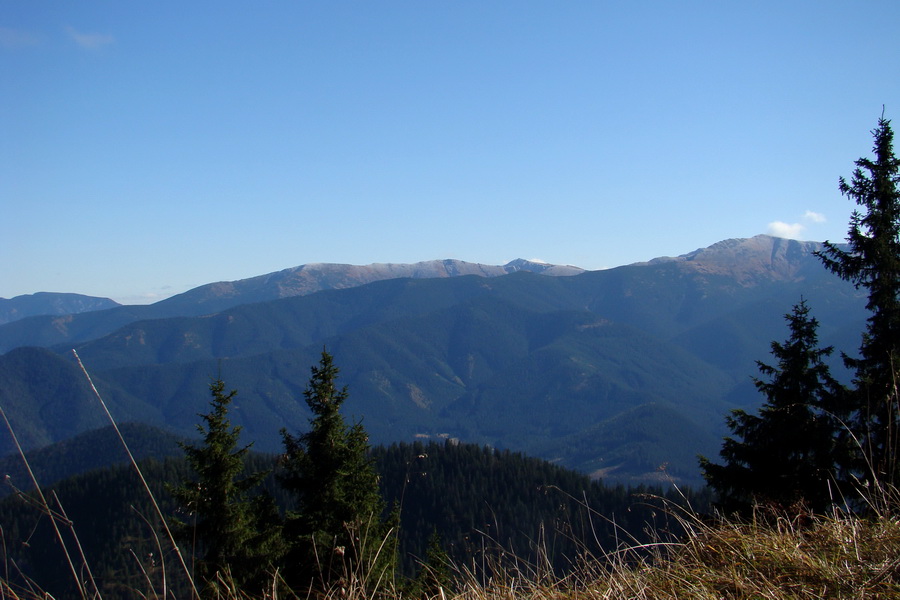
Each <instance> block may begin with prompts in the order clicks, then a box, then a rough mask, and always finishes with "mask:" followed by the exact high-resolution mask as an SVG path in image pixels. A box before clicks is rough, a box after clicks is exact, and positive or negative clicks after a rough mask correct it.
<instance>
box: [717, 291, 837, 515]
mask: <svg viewBox="0 0 900 600" xmlns="http://www.w3.org/2000/svg"><path fill="white" fill-rule="evenodd" d="M809 313H810V310H809V307H808V306H807V305H806V302H805V301H804V300H801V302H800V303H799V304H797V305H795V306H794V308H793V311H792V312H791V313H789V314H787V315H785V318H786V319H787V321H788V326H789V329H790V336H789V338H788V340H787V341H786V342H785V343H784V344H780V343H778V342H772V355H773V356H774V357H775V358H776V359H777V360H778V364H777V366H770V365H767V364H764V363H762V362H760V361H757V366H758V367H759V371H760V373H761V374H762V375H764V376H765V377H766V379H765V380H764V379H758V378H754V383H755V384H756V387H757V389H758V390H759V391H760V392H762V393H763V394H764V395H765V396H766V401H765V403H764V404H763V406H762V407H761V408H760V411H759V415H752V414H749V413H747V412H745V411H743V410H733V411H732V413H731V416H729V417H727V418H726V422H727V424H728V427H729V429H731V431H732V433H733V434H734V436H735V437H734V438H732V437H728V438H725V441H724V443H723V444H722V450H721V452H720V454H721V457H722V458H723V459H725V464H723V465H718V464H714V463H712V462H710V461H709V460H708V459H706V458H701V459H700V463H701V467H702V469H703V476H704V478H705V479H706V480H707V482H708V483H709V485H710V486H711V487H712V488H713V489H714V490H715V491H716V492H717V494H718V502H719V505H720V506H721V508H723V509H724V510H725V511H726V512H741V513H744V514H747V513H748V512H749V511H750V510H751V509H752V507H753V505H754V504H756V503H760V504H765V505H770V506H774V507H779V508H785V509H786V508H790V507H792V506H794V505H796V504H798V503H800V502H803V503H804V504H805V505H806V506H807V507H809V508H810V509H812V510H814V511H822V510H824V509H825V508H826V507H827V506H828V505H829V504H830V494H829V487H828V486H829V484H830V481H831V480H832V479H833V464H834V459H835V444H834V439H833V438H834V432H835V429H836V423H835V421H834V419H833V418H832V417H831V414H832V413H831V411H830V410H829V409H830V408H831V407H833V406H834V405H835V403H836V401H837V400H838V399H839V398H840V395H841V387H840V385H839V384H838V383H837V382H836V381H835V380H834V379H833V378H832V377H831V375H830V373H829V369H828V366H827V365H826V364H825V363H824V362H823V359H824V358H826V357H827V356H829V355H830V354H831V353H832V351H833V349H832V348H831V347H827V348H819V347H818V335H817V333H816V330H817V328H818V321H816V319H814V318H812V317H811V316H810V314H809Z"/></svg>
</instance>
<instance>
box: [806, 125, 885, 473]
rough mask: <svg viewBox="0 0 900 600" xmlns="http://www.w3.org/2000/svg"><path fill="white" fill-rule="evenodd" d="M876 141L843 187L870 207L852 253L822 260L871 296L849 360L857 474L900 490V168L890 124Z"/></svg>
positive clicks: (859, 219) (833, 248) (831, 253)
mask: <svg viewBox="0 0 900 600" xmlns="http://www.w3.org/2000/svg"><path fill="white" fill-rule="evenodd" d="M872 133H873V135H874V137H875V144H874V150H873V151H874V153H875V157H874V160H872V159H868V158H860V159H859V160H857V161H856V169H855V170H854V172H853V178H852V180H851V181H850V182H849V183H848V182H847V181H846V180H845V179H844V178H843V177H842V178H841V179H840V185H839V187H840V190H841V193H842V194H843V195H844V196H847V197H849V198H851V199H852V200H854V201H855V202H856V204H857V205H858V206H860V207H862V209H861V210H860V209H857V210H854V212H853V214H852V215H851V217H850V230H849V232H848V234H847V242H848V246H849V247H848V248H847V249H846V250H844V249H842V248H841V247H839V246H837V245H835V244H831V243H829V242H826V243H825V249H824V250H823V251H821V252H820V253H818V256H819V258H820V259H821V260H822V262H823V263H824V265H825V267H826V268H827V269H829V270H830V271H832V272H833V273H835V274H837V275H838V276H840V277H841V278H842V279H844V280H846V281H849V282H851V283H853V284H854V285H855V286H856V287H857V288H863V289H865V290H866V291H867V292H868V303H867V304H866V308H867V309H868V311H869V313H870V314H869V317H868V321H867V326H866V331H865V332H864V333H863V336H862V344H861V345H860V348H859V358H855V359H851V358H849V357H846V356H845V362H846V364H847V366H848V367H849V368H851V369H854V370H855V378H854V385H855V390H854V392H853V394H852V395H851V400H852V402H851V404H850V406H849V408H850V411H851V412H850V417H851V422H850V426H851V428H852V431H853V434H854V437H855V438H856V442H857V443H858V446H859V448H858V450H859V451H858V453H857V454H858V459H857V460H856V461H854V463H852V464H850V465H848V466H849V470H850V471H851V472H852V473H853V474H854V475H856V476H859V477H862V478H863V479H864V480H867V481H868V480H872V479H876V480H881V481H883V482H886V483H900V464H898V460H897V449H898V446H900V406H898V394H897V381H896V377H897V374H898V373H900V186H898V181H900V177H898V170H900V160H898V159H897V157H896V156H894V148H893V140H894V133H893V131H892V130H891V124H890V121H888V120H886V119H884V117H882V118H881V119H880V120H879V121H878V127H877V128H876V129H875V130H874V131H873V132H872Z"/></svg>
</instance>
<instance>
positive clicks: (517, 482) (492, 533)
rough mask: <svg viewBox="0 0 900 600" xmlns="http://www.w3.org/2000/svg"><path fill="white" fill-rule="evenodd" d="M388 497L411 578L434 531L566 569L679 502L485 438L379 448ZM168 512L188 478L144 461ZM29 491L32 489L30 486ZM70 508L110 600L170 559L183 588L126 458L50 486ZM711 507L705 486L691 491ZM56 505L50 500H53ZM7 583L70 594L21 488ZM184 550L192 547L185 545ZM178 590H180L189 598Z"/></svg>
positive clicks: (286, 502) (638, 531)
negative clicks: (498, 446)
mask: <svg viewBox="0 0 900 600" xmlns="http://www.w3.org/2000/svg"><path fill="white" fill-rule="evenodd" d="M371 456H372V458H373V459H374V460H375V464H376V465H377V470H378V473H379V476H380V486H381V490H382V493H383V495H384V498H385V499H386V501H387V505H388V506H389V507H390V506H393V505H394V503H395V502H396V503H397V506H399V514H400V527H399V552H398V557H399V566H400V569H399V573H400V575H401V576H408V577H413V576H414V575H415V574H416V573H417V571H418V570H419V567H420V562H421V561H422V560H423V559H424V557H425V554H426V548H427V545H428V541H429V538H430V537H431V534H432V532H434V531H436V532H437V533H438V535H439V536H440V539H441V540H442V546H443V548H444V549H445V551H446V553H447V555H448V556H449V558H450V559H451V560H452V561H454V563H456V564H460V565H469V566H473V563H474V566H475V567H476V568H480V566H481V565H482V564H486V563H487V562H488V560H489V559H491V560H492V559H496V558H499V557H500V556H501V555H502V554H504V553H505V555H506V556H510V557H511V556H513V555H514V556H516V557H518V559H519V560H520V561H529V560H531V561H535V560H537V558H538V556H539V555H540V553H543V552H546V553H547V554H548V556H549V558H550V560H551V562H552V563H553V564H554V565H555V566H556V567H557V568H559V569H565V568H566V567H567V566H571V561H574V560H576V559H577V558H578V557H579V556H581V557H583V556H584V554H585V553H586V552H590V553H593V554H599V553H601V552H603V551H608V550H613V549H615V548H616V547H617V546H618V545H619V544H620V543H623V542H634V541H646V540H647V539H648V536H649V535H650V534H649V532H648V531H649V530H648V528H655V529H657V530H664V529H665V527H666V519H667V517H666V512H665V511H664V510H661V506H662V502H663V500H664V499H666V500H668V501H670V502H673V503H677V504H682V503H683V502H684V501H685V498H683V497H682V496H681V495H680V494H678V493H677V492H675V491H673V490H671V489H669V490H664V489H662V488H650V487H636V488H626V487H623V486H613V487H607V486H604V485H603V484H602V483H601V482H597V481H590V480H589V479H588V478H587V477H586V476H585V475H582V474H579V473H576V472H574V471H571V470H568V469H564V468H561V467H558V466H555V465H552V464H550V463H548V462H546V461H543V460H539V459H535V458H529V457H526V456H524V455H522V454H518V453H512V452H508V451H497V450H493V449H490V448H487V447H484V446H477V445H469V444H454V443H450V442H443V443H437V442H429V443H414V444H395V445H391V446H388V447H376V448H374V449H373V450H372V452H371ZM275 460H276V459H275V457H273V456H271V455H262V454H253V453H251V454H249V455H248V456H247V460H246V465H245V466H246V470H247V471H248V472H255V471H261V470H268V469H271V468H273V466H274V463H275ZM141 469H142V471H143V473H144V476H145V477H146V478H147V480H148V481H149V482H150V485H151V489H152V490H153V492H154V495H155V496H156V498H157V500H158V501H159V503H160V505H161V507H162V509H163V511H164V513H165V514H167V515H170V516H174V517H184V514H183V513H182V512H181V511H180V509H179V507H178V505H177V503H176V502H175V501H174V500H173V498H172V496H171V494H170V492H169V489H168V487H167V486H166V483H173V482H177V481H180V480H181V479H183V478H184V477H186V476H188V468H187V465H186V463H185V461H184V459H183V458H182V457H175V458H167V459H164V460H156V459H147V460H145V461H142V462H141ZM263 487H264V488H265V489H267V490H268V491H269V492H270V493H271V494H273V496H274V497H275V498H276V500H277V502H278V504H279V506H280V508H281V510H282V511H284V510H288V509H290V508H291V507H292V505H291V499H290V498H289V497H288V495H286V494H285V493H284V492H283V490H281V488H280V486H278V484H277V482H276V481H275V478H274V476H270V477H269V478H268V479H267V480H266V481H265V482H263ZM26 496H27V497H31V494H27V493H26ZM47 497H48V498H51V497H53V498H58V499H59V502H60V503H61V505H62V507H63V508H64V510H65V515H66V517H67V518H66V519H65V520H64V522H65V523H69V522H71V527H68V526H66V527H64V528H63V529H64V533H65V535H66V540H67V541H68V542H69V543H70V545H71V544H72V543H73V537H72V535H73V534H74V535H77V537H78V540H79V541H80V543H81V546H82V548H83V550H84V555H85V558H86V562H87V564H88V565H90V568H91V570H92V573H93V576H94V577H95V578H96V579H97V581H98V583H99V586H100V587H101V589H102V591H103V597H104V598H135V597H137V591H138V590H146V589H147V587H148V583H147V580H146V576H145V574H144V571H145V570H146V571H147V572H148V573H149V574H150V576H151V579H152V581H153V583H154V585H156V586H157V588H158V587H159V585H160V582H161V581H162V578H163V576H164V575H163V569H162V567H163V565H165V566H166V575H165V576H166V577H167V580H168V585H169V586H171V587H172V589H174V590H176V591H177V590H181V592H182V593H187V592H188V590H187V588H186V587H185V586H186V584H185V581H184V579H183V578H182V577H179V576H178V573H179V569H178V565H177V563H176V560H175V556H174V553H173V551H172V550H171V547H170V546H169V545H168V544H167V543H166V542H165V541H164V540H162V541H160V543H161V544H162V546H161V547H160V546H158V545H157V538H156V534H155V533H154V532H155V531H158V530H159V523H157V522H156V520H155V519H154V517H153V510H152V507H151V506H150V501H149V499H148V498H147V497H146V494H145V493H144V492H143V489H142V488H141V484H140V482H139V480H138V478H137V475H136V474H135V473H134V471H133V469H132V468H131V467H130V465H119V466H116V467H112V468H105V469H95V470H93V471H90V472H88V473H83V474H81V475H77V476H73V477H70V478H67V479H65V480H63V481H60V482H59V483H57V484H56V485H54V486H52V487H51V488H50V490H48V492H47ZM687 498H689V499H690V500H691V503H692V505H693V506H694V507H695V508H700V509H702V508H704V507H705V506H706V503H707V502H708V500H709V497H708V495H707V494H705V493H704V494H700V495H699V496H698V495H695V494H693V493H689V495H688V496H687ZM51 504H52V501H51ZM0 523H2V526H3V535H4V540H5V551H6V557H5V559H6V560H5V561H4V563H5V564H7V565H8V566H9V567H10V579H12V580H13V581H18V582H20V583H21V582H22V579H21V578H20V576H19V571H21V572H22V573H23V574H27V575H28V576H29V577H30V578H31V579H33V580H34V581H37V582H40V587H41V589H43V590H45V591H47V592H49V593H52V594H54V595H55V597H72V595H74V594H75V590H74V589H73V586H72V575H71V573H70V571H69V568H68V566H67V564H66V561H65V560H64V558H63V553H62V551H61V548H60V547H59V544H58V542H56V541H55V539H54V534H53V531H52V528H51V526H50V519H49V517H48V516H47V515H44V514H42V511H41V509H40V508H39V506H38V505H37V504H36V503H35V502H34V501H33V500H32V501H28V500H26V498H25V497H22V496H18V495H16V496H12V497H7V498H5V499H4V500H2V501H0ZM189 550H190V549H189V548H186V551H189ZM181 595H182V594H178V596H179V597H181Z"/></svg>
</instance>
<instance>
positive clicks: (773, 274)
mask: <svg viewBox="0 0 900 600" xmlns="http://www.w3.org/2000/svg"><path fill="white" fill-rule="evenodd" d="M822 247H823V246H822V243H821V242H810V241H798V240H791V239H787V238H779V237H773V236H771V235H757V236H754V237H751V238H732V239H727V240H722V241H721V242H716V243H715V244H713V245H711V246H708V247H706V248H698V249H697V250H694V251H693V252H688V253H687V254H682V255H680V256H675V257H671V256H662V257H659V258H654V259H653V260H650V261H648V262H645V263H636V264H639V265H641V264H643V265H654V264H660V263H669V262H676V263H681V264H683V265H684V268H687V269H690V270H693V271H696V272H699V273H704V274H710V275H727V276H730V277H733V278H734V279H735V280H736V281H737V283H739V284H741V285H752V284H753V283H754V282H755V281H758V280H759V279H760V278H765V279H775V280H780V281H787V280H790V279H795V278H797V277H802V270H803V269H804V267H805V266H806V265H807V264H808V262H807V261H804V260H802V259H804V258H808V257H810V256H811V255H812V254H813V253H815V252H817V251H819V250H821V249H822Z"/></svg>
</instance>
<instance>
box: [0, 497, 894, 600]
mask: <svg viewBox="0 0 900 600" xmlns="http://www.w3.org/2000/svg"><path fill="white" fill-rule="evenodd" d="M871 512H872V513H873V514H872V516H869V517H860V516H857V515H848V514H842V513H836V514H834V515H832V516H829V517H821V516H814V517H813V516H803V517H800V518H794V519H787V518H785V517H780V516H776V515H771V514H769V515H762V514H760V515H759V516H758V518H756V519H754V520H753V521H751V522H745V523H738V522H734V521H728V520H717V521H715V522H712V523H709V522H704V521H702V520H700V519H699V518H696V517H694V516H691V515H680V516H679V518H680V519H681V520H682V521H684V525H685V527H686V528H687V529H688V531H689V533H688V535H687V536H686V537H685V538H683V539H681V540H679V541H677V542H667V543H659V544H654V545H650V546H646V545H645V546H643V547H640V548H637V547H627V546H623V548H622V549H621V550H620V551H618V552H617V553H614V554H611V555H608V556H604V557H600V558H585V559H583V560H582V561H581V562H580V564H579V565H578V566H577V567H576V569H575V570H574V572H572V573H571V574H569V575H566V576H564V577H559V576H554V575H553V574H552V573H551V572H550V571H549V570H548V569H544V568H543V567H542V566H541V565H522V564H518V563H516V561H515V560H513V561H509V558H508V557H506V559H505V560H506V561H507V563H506V564H507V565H512V566H506V567H504V568H502V569H501V568H497V565H493V566H492V568H488V569H485V568H483V567H484V565H476V564H473V565H469V566H465V565H451V566H450V571H451V578H452V583H450V584H448V585H447V586H446V587H442V588H432V589H433V591H432V592H431V593H427V594H424V595H421V594H420V595H417V596H415V597H419V598H437V599H439V600H451V599H458V600H556V599H559V600H563V599H576V598H588V599H597V600H600V599H616V600H618V599H622V600H624V599H648V600H649V599H654V600H655V599H686V598H687V599H698V600H701V599H702V600H705V599H710V600H712V599H748V600H749V599H769V598H771V599H776V598H777V599H786V598H787V599H806V598H809V599H813V598H841V599H843V598H846V599H860V598H879V599H881V598H884V599H889V598H897V599H900V518H897V517H896V516H892V514H893V515H896V514H897V513H896V512H893V513H891V512H888V511H871ZM488 572H490V573H492V575H487V574H486V573H488ZM277 579H278V578H277V575H276V577H274V578H273V589H272V591H271V592H270V593H269V594H266V596H265V597H266V598H272V599H275V598H308V597H317V598H328V599H334V600H338V599H347V598H350V599H359V600H362V599H364V598H373V597H376V598H383V599H385V600H393V599H400V598H406V597H413V596H410V595H408V594H407V593H404V592H403V591H401V590H400V587H399V586H397V585H396V584H395V583H394V582H390V581H385V582H382V583H379V584H377V585H376V586H375V589H374V590H373V589H372V588H373V586H372V583H371V582H366V581H365V579H366V574H365V573H354V574H348V577H347V578H346V579H344V581H343V582H342V583H341V584H340V585H339V586H336V587H335V588H333V589H332V590H330V591H329V592H328V593H326V594H324V595H322V594H315V595H310V594H305V593H304V594H299V595H297V594H292V593H286V592H285V591H284V589H283V587H282V586H279V585H277V582H276V580H277ZM220 583H221V584H222V585H220V586H219V593H218V595H217V596H216V597H218V598H222V599H223V600H237V599H241V600H250V599H251V596H248V595H245V594H243V593H242V592H241V591H240V590H235V589H233V588H231V586H229V585H227V583H225V582H220ZM279 588H281V589H279ZM365 588H368V591H366V589H365ZM154 596H155V594H153V593H152V592H151V593H150V594H147V593H146V592H140V591H137V590H135V597H145V598H147V597H154ZM156 597H159V596H156ZM0 598H3V599H7V598H8V599H10V600H17V599H21V600H25V599H27V600H32V599H35V598H48V596H45V595H44V594H42V593H41V592H39V591H37V589H32V590H30V591H24V590H21V589H12V588H11V587H9V586H8V585H6V584H4V583H0Z"/></svg>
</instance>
